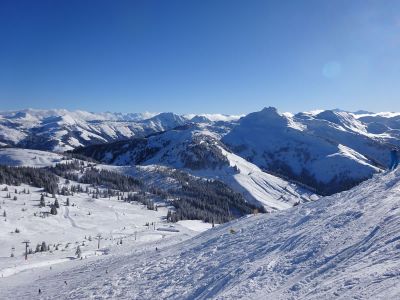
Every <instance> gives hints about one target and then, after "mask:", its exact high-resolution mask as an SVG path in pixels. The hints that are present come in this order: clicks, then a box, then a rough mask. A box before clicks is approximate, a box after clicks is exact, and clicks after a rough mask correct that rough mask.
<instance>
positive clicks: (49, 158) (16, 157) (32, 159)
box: [0, 148, 64, 168]
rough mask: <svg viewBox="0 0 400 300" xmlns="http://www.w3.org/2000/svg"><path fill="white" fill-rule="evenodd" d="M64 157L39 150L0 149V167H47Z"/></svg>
mask: <svg viewBox="0 0 400 300" xmlns="http://www.w3.org/2000/svg"><path fill="white" fill-rule="evenodd" d="M63 158H64V156H62V155H60V154H57V153H52V152H47V151H40V150H31V149H19V148H3V149H0V165H6V166H26V167H38V168H42V167H49V166H53V165H55V164H57V163H60V162H61V161H62V160H63Z"/></svg>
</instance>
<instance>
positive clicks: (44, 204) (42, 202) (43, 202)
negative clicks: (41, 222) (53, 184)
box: [39, 194, 46, 207]
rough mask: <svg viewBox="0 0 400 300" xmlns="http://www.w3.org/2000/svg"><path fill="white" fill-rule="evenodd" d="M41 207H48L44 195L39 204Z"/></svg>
mask: <svg viewBox="0 0 400 300" xmlns="http://www.w3.org/2000/svg"><path fill="white" fill-rule="evenodd" d="M39 206H40V207H45V206H46V202H45V201H44V195H43V194H42V196H40V203H39Z"/></svg>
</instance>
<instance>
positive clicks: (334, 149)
mask: <svg viewBox="0 0 400 300" xmlns="http://www.w3.org/2000/svg"><path fill="white" fill-rule="evenodd" d="M393 139H394V138H393V136H390V135H388V134H387V133H382V134H378V133H373V132H371V131H370V130H368V125H367V124H365V123H363V122H362V121H361V120H360V119H357V118H356V117H355V116H354V115H353V114H351V113H346V112H338V111H329V110H328V111H321V112H313V113H299V114H296V115H292V114H281V113H279V112H278V111H277V110H276V109H275V108H271V107H270V108H265V109H263V110H262V111H260V112H255V113H251V114H249V115H247V116H245V117H243V118H241V119H240V121H239V125H238V126H236V127H234V128H233V129H232V130H231V131H230V132H229V133H228V134H227V135H225V136H224V137H223V138H222V141H223V142H224V143H225V144H226V145H228V146H229V148H230V149H231V150H232V151H233V152H235V153H236V154H238V155H240V156H241V157H243V158H245V159H247V160H248V161H251V162H253V163H254V164H256V165H258V166H259V167H260V168H262V169H264V170H268V171H270V172H274V173H277V174H280V175H283V176H287V177H289V178H292V179H295V180H298V181H300V182H302V183H305V184H307V185H309V186H312V187H314V188H315V189H316V190H317V191H318V192H319V193H322V194H331V193H333V192H337V191H340V190H344V189H346V188H350V187H352V186H354V185H355V184H357V183H359V182H361V181H363V180H365V179H367V178H370V177H371V176H372V175H373V174H374V173H376V172H379V171H380V170H381V169H383V168H385V167H386V166H387V165H388V163H389V151H390V148H391V147H392V143H391V142H393Z"/></svg>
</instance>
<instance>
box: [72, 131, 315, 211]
mask: <svg viewBox="0 0 400 300" xmlns="http://www.w3.org/2000/svg"><path fill="white" fill-rule="evenodd" d="M209 129H210V128H209V126H207V125H195V124H190V125H186V126H182V127H180V128H175V129H174V130H169V131H166V132H162V133H159V134H155V135H151V136H148V137H147V138H140V139H131V140H129V141H119V142H114V143H107V144H102V145H93V146H88V147H85V148H79V149H76V150H75V151H74V152H75V153H79V154H83V155H85V156H88V157H91V158H94V159H96V160H98V161H101V162H102V163H106V164H114V165H118V166H124V165H135V166H136V165H142V166H147V165H162V166H167V167H171V168H175V169H183V170H185V171H188V172H190V173H191V174H194V175H196V176H199V177H203V178H211V179H219V180H222V181H223V182H225V183H227V184H228V185H229V186H230V187H232V188H233V189H234V190H236V191H237V192H240V193H242V194H243V195H244V196H245V197H246V199H247V200H248V201H250V202H253V203H255V204H260V203H261V204H262V205H264V206H265V207H266V208H267V209H269V210H276V209H278V210H280V209H286V208H289V207H291V206H293V205H294V204H297V203H300V202H305V201H310V200H311V199H315V197H316V196H315V195H314V196H312V193H311V192H310V191H308V190H307V189H305V188H301V187H300V186H298V185H296V184H292V183H289V182H287V181H285V180H283V179H281V178H278V177H276V176H273V175H271V174H267V173H265V172H263V171H261V170H260V168H258V167H257V166H256V165H254V164H252V163H250V162H248V161H246V160H245V159H243V158H241V157H240V156H237V155H236V154H234V153H232V152H230V151H229V150H228V149H227V148H226V147H225V145H224V144H223V143H222V142H221V141H220V136H219V135H218V134H216V133H214V132H211V131H210V130H209ZM211 129H212V128H211Z"/></svg>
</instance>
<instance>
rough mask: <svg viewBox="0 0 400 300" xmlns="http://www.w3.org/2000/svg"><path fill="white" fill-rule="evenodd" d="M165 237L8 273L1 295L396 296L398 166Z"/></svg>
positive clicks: (399, 285) (399, 269)
mask: <svg viewBox="0 0 400 300" xmlns="http://www.w3.org/2000/svg"><path fill="white" fill-rule="evenodd" d="M161 241H162V240H160V242H159V243H158V244H157V245H158V246H157V247H158V251H155V249H154V245H152V246H151V247H147V248H145V247H137V248H134V247H133V248H132V247H126V248H124V250H123V251H122V250H121V252H120V253H119V254H118V255H112V254H111V255H109V256H108V257H105V258H103V259H97V260H93V259H86V260H82V261H76V262H75V263H74V264H60V265H59V268H58V269H57V270H55V269H54V268H53V270H49V269H48V268H46V269H42V270H41V271H40V273H39V274H38V273H29V276H25V277H19V278H18V280H17V277H15V279H14V278H13V277H7V278H3V279H1V281H0V295H2V297H3V298H4V299H32V298H35V297H37V296H38V289H39V288H41V290H42V294H41V295H40V297H39V298H42V299H399V297H400V280H399V279H400V170H398V171H396V172H391V173H385V174H380V175H375V176H374V177H373V178H372V179H371V180H369V181H366V182H364V183H362V184H361V185H360V186H358V187H356V188H354V189H352V190H350V191H347V192H343V193H340V194H336V195H334V196H331V197H326V198H322V199H320V200H318V201H315V202H310V203H306V204H302V205H299V206H297V207H294V208H291V209H288V210H285V211H281V212H277V213H273V214H264V215H261V214H259V215H256V216H248V217H246V218H243V219H240V220H237V221H234V222H231V223H228V224H225V225H220V226H218V227H216V228H213V229H211V230H208V231H205V232H203V233H201V234H199V235H197V236H195V237H193V238H191V239H189V240H186V241H183V242H181V243H177V244H173V243H171V240H170V239H166V240H165V241H169V243H168V242H166V243H165V244H163V243H162V242H161ZM177 241H178V239H177V240H175V242H177ZM121 249H122V248H121ZM38 275H40V278H38ZM65 281H66V282H67V284H65Z"/></svg>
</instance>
